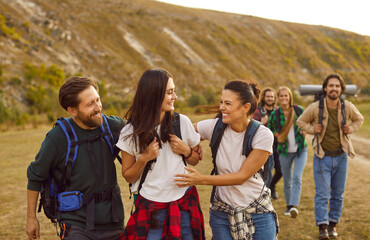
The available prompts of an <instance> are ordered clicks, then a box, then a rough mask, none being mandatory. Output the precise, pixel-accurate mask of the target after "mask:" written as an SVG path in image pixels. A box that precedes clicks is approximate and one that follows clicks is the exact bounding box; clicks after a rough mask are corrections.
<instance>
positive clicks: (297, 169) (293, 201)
mask: <svg viewBox="0 0 370 240" xmlns="http://www.w3.org/2000/svg"><path fill="white" fill-rule="evenodd" d="M279 160H280V167H281V172H282V174H283V180H284V195H285V203H286V205H292V206H297V207H298V205H299V199H300V198H301V190H302V187H301V186H302V174H303V170H304V167H305V166H306V162H307V148H306V147H305V148H303V149H302V151H301V152H300V153H299V154H297V153H288V154H287V155H286V156H282V155H281V154H280V155H279ZM293 161H294V168H293V176H292V164H293Z"/></svg>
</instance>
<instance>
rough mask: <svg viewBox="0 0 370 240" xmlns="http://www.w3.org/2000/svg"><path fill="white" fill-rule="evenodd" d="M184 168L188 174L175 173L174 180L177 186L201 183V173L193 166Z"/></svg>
mask: <svg viewBox="0 0 370 240" xmlns="http://www.w3.org/2000/svg"><path fill="white" fill-rule="evenodd" d="M185 169H186V170H188V172H189V173H188V174H176V175H175V179H174V181H175V184H176V185H177V186H178V187H190V186H194V185H199V184H202V174H200V173H199V172H198V171H197V170H195V169H194V168H190V167H185Z"/></svg>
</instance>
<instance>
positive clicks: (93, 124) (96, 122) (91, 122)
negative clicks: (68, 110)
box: [77, 112, 103, 128]
mask: <svg viewBox="0 0 370 240" xmlns="http://www.w3.org/2000/svg"><path fill="white" fill-rule="evenodd" d="M97 113H99V112H94V113H92V114H91V115H90V116H88V117H85V116H82V114H78V115H77V118H78V119H79V120H80V122H82V123H83V124H84V125H85V126H88V127H89V128H97V127H100V125H101V124H102V123H103V118H102V116H101V114H100V117H99V119H92V118H91V116H93V115H95V114H97Z"/></svg>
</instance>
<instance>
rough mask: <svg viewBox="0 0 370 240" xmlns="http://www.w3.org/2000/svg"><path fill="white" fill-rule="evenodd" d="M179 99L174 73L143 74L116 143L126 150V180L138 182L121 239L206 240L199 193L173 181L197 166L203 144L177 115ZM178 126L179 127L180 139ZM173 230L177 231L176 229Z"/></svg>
mask: <svg viewBox="0 0 370 240" xmlns="http://www.w3.org/2000/svg"><path fill="white" fill-rule="evenodd" d="M176 99H177V96H176V93H175V84H174V81H173V77H172V75H171V74H170V73H169V72H167V71H166V70H163V69H150V70H147V71H145V72H144V74H143V75H142V77H141V79H140V81H139V84H138V87H137V91H136V94H135V97H134V100H133V103H132V106H131V107H130V109H129V110H128V112H127V114H126V118H127V123H128V124H127V125H126V126H125V127H124V128H123V129H122V131H121V135H120V138H119V141H118V143H117V146H118V147H119V148H120V149H121V150H122V151H121V152H122V176H123V177H124V178H125V179H126V181H127V182H129V183H132V184H133V186H132V192H133V193H134V199H136V200H135V206H136V209H135V212H134V213H133V214H132V215H131V217H130V219H129V220H128V223H127V226H126V229H125V232H124V234H123V235H122V237H121V239H137V238H140V239H162V237H164V235H167V236H169V237H172V238H173V239H179V238H180V236H182V239H189V240H190V239H204V220H203V214H202V212H201V210H200V203H199V197H198V192H197V189H196V188H195V187H189V186H187V187H180V188H179V187H177V186H176V185H175V184H173V183H172V179H173V177H174V176H175V174H178V173H184V167H185V166H186V165H187V164H191V165H196V164H197V163H198V161H199V153H198V152H197V150H198V146H197V145H198V144H199V142H200V136H199V134H198V133H196V132H195V130H194V128H193V126H192V124H191V122H190V120H189V118H188V117H186V116H184V115H182V114H177V113H174V112H173V111H174V101H175V100H176ZM175 126H177V128H180V130H179V131H180V133H181V138H180V136H179V135H178V134H176V132H177V131H176V127H175ZM174 134H176V135H174ZM193 150H194V151H193ZM170 210H171V211H170ZM142 216H146V219H142ZM165 223H167V224H168V225H170V226H171V227H170V228H168V226H167V225H166V224H165ZM143 225H144V227H143ZM174 227H175V228H176V229H177V231H172V230H173V229H174Z"/></svg>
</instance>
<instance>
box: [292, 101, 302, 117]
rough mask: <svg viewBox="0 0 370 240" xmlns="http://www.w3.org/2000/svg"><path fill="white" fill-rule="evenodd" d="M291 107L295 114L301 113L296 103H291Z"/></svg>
mask: <svg viewBox="0 0 370 240" xmlns="http://www.w3.org/2000/svg"><path fill="white" fill-rule="evenodd" d="M293 108H294V111H295V114H296V115H297V116H298V117H299V116H300V115H301V114H302V110H301V109H300V108H299V107H298V105H295V104H293Z"/></svg>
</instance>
